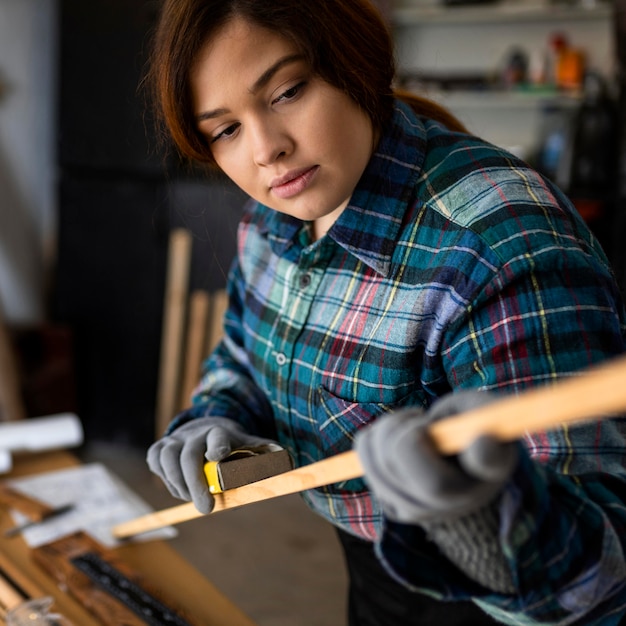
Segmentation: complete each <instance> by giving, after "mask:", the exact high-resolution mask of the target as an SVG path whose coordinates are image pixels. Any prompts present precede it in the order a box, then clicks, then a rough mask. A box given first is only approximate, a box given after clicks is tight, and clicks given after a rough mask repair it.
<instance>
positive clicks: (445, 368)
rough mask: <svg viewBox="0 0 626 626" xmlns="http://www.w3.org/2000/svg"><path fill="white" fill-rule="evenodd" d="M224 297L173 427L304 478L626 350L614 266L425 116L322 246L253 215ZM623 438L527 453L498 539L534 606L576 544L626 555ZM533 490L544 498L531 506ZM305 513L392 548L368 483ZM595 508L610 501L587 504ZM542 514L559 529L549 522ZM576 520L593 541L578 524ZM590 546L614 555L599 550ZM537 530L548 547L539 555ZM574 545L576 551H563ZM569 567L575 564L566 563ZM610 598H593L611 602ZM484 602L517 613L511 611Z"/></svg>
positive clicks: (610, 435)
mask: <svg viewBox="0 0 626 626" xmlns="http://www.w3.org/2000/svg"><path fill="white" fill-rule="evenodd" d="M229 295H230V307H229V310H228V312H227V314H226V319H225V331H226V336H225V339H224V340H223V342H222V343H221V344H220V346H219V347H218V348H217V349H216V351H215V353H214V354H213V355H212V356H211V357H210V358H209V359H208V361H207V363H206V367H205V370H204V373H203V377H202V379H201V381H200V384H199V386H198V389H197V391H196V393H195V395H194V400H193V402H194V404H193V406H192V407H191V408H190V409H189V410H187V411H185V412H184V413H183V414H181V415H179V416H178V417H177V418H176V419H175V420H174V421H173V423H172V425H171V429H174V428H176V427H177V426H178V425H180V424H181V423H184V422H185V421H187V420H189V419H193V418H195V417H200V416H206V415H219V416H224V417H229V418H232V419H235V420H237V421H239V422H241V423H242V424H243V425H244V426H245V427H246V428H247V429H248V430H249V431H250V432H254V433H257V434H261V435H265V436H270V437H274V438H276V439H278V440H279V441H280V443H281V444H282V445H284V446H285V447H286V448H287V449H288V450H289V452H290V453H291V455H292V457H293V459H294V462H295V464H296V465H298V466H299V465H305V464H308V463H312V462H315V461H318V460H320V459H323V458H325V457H328V456H331V455H334V454H337V453H339V452H343V451H345V450H348V449H350V448H351V447H352V441H353V435H354V433H355V431H356V430H358V429H359V428H361V427H362V426H363V425H365V424H367V423H369V422H371V421H372V420H374V419H376V418H377V417H378V416H379V415H381V414H383V413H385V412H388V411H390V410H393V409H395V408H398V407H401V406H406V405H413V406H421V407H428V406H429V405H430V404H431V403H432V402H433V401H434V400H435V399H436V398H438V397H440V396H442V395H444V394H446V393H448V392H450V391H451V390H453V389H457V388H477V389H483V390H498V391H505V392H519V391H521V390H523V389H526V388H529V387H532V386H536V385H544V384H549V383H551V382H553V381H555V380H557V379H558V378H560V377H563V376H571V375H574V373H575V372H576V371H577V370H580V369H581V368H584V367H587V366H589V365H591V364H593V363H596V362H599V361H602V360H604V359H607V358H609V357H611V356H613V355H616V354H619V353H622V352H623V351H624V348H625V345H624V337H625V329H626V326H625V317H624V313H623V309H622V304H621V300H620V296H619V293H618V289H617V286H616V284H615V282H614V279H613V277H612V274H611V271H610V269H609V267H608V263H607V260H606V258H605V256H604V254H603V252H602V251H601V249H600V248H599V246H598V244H597V242H596V241H595V240H594V238H593V237H592V235H591V234H590V233H589V231H588V229H587V228H586V226H585V225H584V223H583V222H582V220H581V219H580V218H579V216H578V215H577V214H576V212H575V210H574V209H573V208H572V206H571V205H570V203H569V202H568V200H567V199H566V198H565V197H564V196H563V195H562V194H561V192H560V191H559V190H558V189H556V188H555V187H554V186H553V185H551V184H550V183H549V182H547V181H546V180H545V179H544V178H542V177H541V176H539V175H538V174H537V173H536V172H534V171H533V170H531V169H530V168H528V166H527V165H526V164H524V163H523V162H521V161H520V160H518V159H516V158H515V157H513V156H512V155H510V154H508V153H507V152H505V151H504V150H501V149H499V148H497V147H494V146H492V145H489V144H487V143H485V142H483V141H481V140H479V139H477V138H474V137H470V136H467V135H463V134H458V133H453V132H450V131H448V130H446V129H445V128H443V127H442V126H441V125H439V124H437V123H434V122H432V121H428V120H423V119H418V118H417V117H416V116H415V115H414V114H413V113H412V111H411V110H410V109H409V108H408V107H406V106H405V105H403V104H402V103H400V102H397V103H396V111H395V115H394V119H393V123H392V125H391V127H390V128H389V129H388V131H387V132H386V134H385V135H384V136H383V137H382V139H381V142H380V144H379V146H378V148H377V151H376V153H375V154H374V155H373V157H372V159H371V162H370V164H369V165H368V168H367V169H366V172H365V173H364V176H363V177H362V179H361V181H360V183H359V185H358V187H357V189H356V190H355V192H354V194H353V197H352V198H351V201H350V204H349V205H348V207H347V208H346V210H345V211H344V212H343V213H342V215H341V216H340V218H339V219H338V221H337V222H336V223H335V224H334V225H333V227H332V228H331V229H330V231H329V233H328V235H327V236H325V237H323V238H322V239H320V240H319V241H317V242H313V243H312V242H311V239H310V234H309V229H308V225H307V224H305V223H302V222H300V221H298V220H296V219H294V218H291V217H289V216H286V215H283V214H279V213H277V212H275V211H272V210H271V209H269V208H267V207H264V206H262V205H259V204H256V203H253V204H252V205H251V207H250V210H249V211H248V212H247V213H246V217H245V218H244V220H243V221H242V224H241V226H240V231H239V237H238V254H237V258H236V260H235V263H234V265H233V268H232V271H231V275H230V280H229ZM503 419H506V416H503ZM619 426H620V423H619V422H618V421H606V422H603V423H601V424H598V425H597V426H593V427H590V428H591V430H589V429H582V430H572V431H571V432H570V431H569V430H566V429H563V430H560V431H557V432H555V433H550V434H538V435H533V436H530V435H529V436H528V441H527V444H528V450H529V451H530V455H531V456H532V457H534V458H535V459H537V460H539V461H540V462H541V466H540V467H539V469H535V465H536V464H533V463H530V462H529V464H528V468H527V469H528V476H520V481H521V482H520V484H519V485H518V484H517V483H515V487H516V488H518V491H516V492H515V493H511V494H510V498H511V500H510V502H508V501H507V502H508V504H507V509H506V512H507V515H510V518H507V524H510V527H507V529H502V532H503V533H505V534H504V538H503V541H505V542H506V543H505V545H506V550H507V554H508V555H510V559H511V563H512V566H513V567H515V568H516V569H515V571H516V572H519V576H520V578H519V584H520V585H521V586H524V589H526V587H525V585H526V584H527V583H528V585H530V586H529V587H528V589H529V591H528V592H526V591H524V594H526V593H528V594H529V597H528V602H530V603H531V604H532V605H533V606H534V605H535V604H537V606H539V607H541V606H542V605H541V599H540V597H539V596H540V595H541V594H542V593H543V591H544V586H541V585H540V586H539V587H535V586H532V585H535V583H536V582H537V580H538V577H540V575H545V574H546V569H545V568H546V567H548V568H549V569H550V572H552V569H551V568H552V567H554V576H555V579H554V585H555V587H556V586H558V583H559V581H561V579H562V578H563V577H567V576H568V574H567V571H568V566H569V565H572V564H573V563H574V561H576V558H577V557H579V556H580V552H581V550H582V545H583V541H586V540H590V539H592V541H591V544H590V545H592V546H593V547H594V552H593V556H591V557H589V558H591V559H592V560H593V562H594V564H595V565H596V566H597V567H598V568H600V569H601V568H602V567H603V559H604V558H605V557H606V558H608V557H607V553H606V550H609V549H610V550H613V549H615V548H616V546H619V545H620V544H619V542H618V540H617V539H616V538H615V536H614V535H615V532H617V531H616V529H619V531H620V532H621V536H626V534H624V533H623V532H622V531H623V530H624V529H623V528H622V526H621V524H622V523H623V520H624V517H625V516H626V514H625V513H624V511H623V510H622V509H623V505H622V504H621V503H620V502H619V501H618V499H617V492H616V489H617V488H616V487H615V485H618V486H620V488H621V489H623V487H624V483H623V482H622V479H623V478H624V464H623V462H624V451H625V447H624V440H623V439H622V436H621V433H620V431H619ZM577 472H585V473H586V472H589V473H591V474H593V476H594V477H595V478H593V479H590V480H587V479H586V478H579V477H576V476H575V474H576V473H577ZM609 474H610V475H611V478H610V480H609V479H608V478H606V476H607V475H609ZM522 479H523V480H522ZM530 482H532V484H531V485H530V486H531V487H533V491H532V498H536V500H533V501H532V502H531V503H530V505H529V503H528V502H526V500H525V498H526V497H527V496H526V495H525V490H524V487H525V486H526V485H527V484H528V483H530ZM614 487H615V489H613V488H614ZM559 490H562V491H563V493H564V494H566V495H564V496H563V497H565V499H566V500H567V506H568V513H567V514H566V515H565V514H564V517H560V516H559V513H558V512H554V511H551V510H550V509H549V505H550V503H551V498H553V497H554V498H557V495H556V492H558V491H559ZM544 496H545V497H544ZM304 497H305V498H306V500H307V501H308V503H309V504H310V505H311V506H312V507H313V508H314V509H315V510H316V511H317V512H319V513H320V514H321V515H323V516H325V517H326V518H328V519H329V520H330V521H331V522H332V523H334V524H336V525H339V526H341V527H343V528H344V529H345V530H348V531H349V532H352V533H354V534H356V535H359V536H362V537H365V538H368V539H372V540H373V539H375V538H376V537H379V536H380V535H381V533H382V532H383V519H382V516H381V513H380V511H379V508H378V506H377V504H376V502H375V501H373V499H372V498H371V497H370V495H369V493H368V491H367V490H366V488H365V485H364V483H363V481H361V480H352V481H348V482H345V483H342V484H336V485H332V486H329V487H327V488H323V489H319V490H312V491H309V492H307V493H306V494H304ZM587 497H591V498H594V499H595V498H596V497H597V498H598V499H599V503H598V504H594V505H593V506H592V505H590V504H588V503H585V499H586V498H587ZM520 499H522V500H521V501H520ZM527 507H528V508H527ZM548 512H549V514H550V515H554V516H556V517H555V519H554V520H553V519H552V518H550V519H549V520H546V515H547V514H548ZM583 513H584V515H583V518H584V520H585V523H587V521H588V523H589V528H588V533H589V534H587V533H586V532H582V531H581V529H580V528H579V527H577V524H576V520H577V519H578V518H577V516H578V515H579V514H583ZM578 521H579V524H582V523H583V521H582V519H579V520H578ZM553 522H554V525H553ZM613 524H615V527H614V526H613ZM546 528H549V529H550V532H548V531H547V530H545V529H546ZM555 529H556V530H557V531H558V533H559V536H558V537H557V538H555V537H554V532H553V530H555ZM599 529H605V531H606V532H607V533H608V532H609V531H610V532H611V533H613V534H612V535H611V536H612V537H613V539H611V540H610V539H609V538H608V535H607V537H605V538H604V539H603V540H602V539H601V538H599V537H598V535H599V534H601V533H600V531H599ZM414 530H415V529H412V531H411V532H413V531H414ZM539 530H541V531H545V534H544V535H543V538H542V539H541V540H540V541H539V545H540V551H539V553H534V552H532V550H534V548H533V547H532V546H535V545H536V543H537V541H538V535H537V532H538V531H539ZM572 531H575V532H579V533H580V534H579V535H573V534H572ZM393 533H395V534H394V536H396V537H399V538H400V539H399V543H398V542H396V543H395V544H394V541H390V542H389V541H387V539H385V541H383V545H385V546H387V547H388V551H387V558H388V560H389V562H390V563H393V562H394V559H399V563H398V564H397V567H398V571H402V572H403V574H402V576H403V578H404V579H405V580H408V581H410V582H411V583H412V584H415V585H416V586H418V587H420V588H426V589H430V590H433V589H434V590H435V592H436V593H440V594H441V595H442V596H445V597H460V596H463V595H464V594H465V595H467V589H468V588H471V587H472V585H471V584H469V583H468V581H463V584H459V585H458V586H456V587H454V589H453V590H452V591H450V590H449V589H450V585H449V583H444V582H443V581H445V580H447V579H448V576H449V575H450V572H449V570H451V569H452V568H451V566H450V565H446V564H445V562H443V560H442V558H441V557H440V558H439V559H435V558H430V557H431V556H432V555H430V556H429V555H426V557H425V556H424V553H423V550H424V548H423V546H424V541H423V537H421V538H420V539H419V541H417V548H415V549H411V550H407V549H406V545H404V543H403V542H404V541H405V539H406V533H405V534H403V533H404V531H402V532H400V531H399V530H398V529H397V528H396V529H394V530H393ZM409 534H410V533H409ZM418 534H419V533H418ZM579 536H580V539H579ZM568 541H569V542H572V543H573V544H574V545H575V547H576V548H577V549H578V551H576V550H574V551H573V552H571V554H570V550H569V547H568V546H567V545H566V542H568ZM551 542H556V543H554V544H552V543H551ZM616 542H617V543H616ZM548 543H550V545H554V547H553V548H548V547H547V546H548ZM394 545H395V546H396V547H397V545H402V546H403V547H402V549H401V550H399V551H398V550H395V549H394ZM431 549H432V547H431ZM528 550H530V552H528ZM544 550H545V552H544ZM559 550H565V552H567V554H566V555H565V556H563V555H561V557H562V558H563V559H565V563H564V562H563V561H562V560H561V561H559V560H558V558H557V555H558V553H559ZM426 552H427V550H426ZM547 556H551V557H554V558H553V560H552V561H551V562H550V563H548V562H547V561H545V560H544V559H545V558H547ZM413 557H414V558H413ZM579 561H580V562H576V567H578V568H579V570H580V572H581V576H582V572H583V571H585V572H591V569H588V568H587V565H588V563H587V562H586V557H584V558H583V557H580V559H579ZM622 562H623V559H622ZM424 563H428V567H427V568H424V567H423V565H424ZM613 565H615V564H613ZM615 567H617V566H615ZM537 568H539V569H537ZM425 569H427V570H428V572H426V573H423V572H424V570H425ZM527 570H528V571H529V572H531V573H530V574H529V578H528V579H526V578H525V575H526V574H525V572H526V571H527ZM620 571H621V570H620ZM590 575H592V574H590ZM603 575H604V574H602V576H603ZM620 575H621V574H620ZM597 576H598V577H601V574H600V571H599V570H598V572H597ZM609 578H610V576H609ZM452 579H453V580H454V575H452ZM611 581H612V582H614V580H613V579H611V580H610V581H608V582H607V581H606V580H604V579H603V580H602V582H601V583H598V584H599V585H600V587H597V589H600V588H601V589H602V593H604V592H605V591H606V589H608V588H611V589H612V587H611V584H610V583H611ZM546 584H547V583H546ZM442 585H443V587H442ZM583 586H584V585H583ZM585 588H586V589H587V588H588V587H585ZM442 589H445V590H446V591H442ZM531 589H539V590H540V591H539V592H538V593H539V596H538V597H534V596H533V597H531V596H532V593H533V592H532V591H531ZM476 591H477V590H476V589H471V592H472V594H475V593H476ZM485 593H486V591H485V590H482V595H485ZM564 593H565V592H564ZM478 595H481V594H478ZM574 595H576V594H575V592H574ZM524 597H526V596H524ZM487 601H488V602H493V603H495V604H494V606H504V609H503V610H509V609H511V607H510V606H509V605H507V604H506V602H508V601H509V600H508V599H504V600H502V599H498V598H493V597H491V596H489V597H488V599H487ZM502 602H504V603H505V604H504V605H503V604H502ZM554 602H556V603H558V602H562V603H563V605H564V606H565V605H567V603H568V602H570V600H567V599H565V597H563V598H561V599H560V600H558V601H557V600H554ZM517 609H519V607H513V610H517ZM541 610H542V609H541V608H538V609H537V611H538V612H540V611H541ZM563 611H565V612H566V613H567V609H563ZM557 612H558V611H557ZM551 615H552V614H551ZM511 623H513V622H511ZM514 623H527V622H524V621H520V622H514ZM528 623H530V622H528ZM555 623H556V622H555ZM563 623H565V622H563ZM603 623H604V622H603ZM606 623H607V624H608V623H609V622H606ZM611 623H612V622H611Z"/></svg>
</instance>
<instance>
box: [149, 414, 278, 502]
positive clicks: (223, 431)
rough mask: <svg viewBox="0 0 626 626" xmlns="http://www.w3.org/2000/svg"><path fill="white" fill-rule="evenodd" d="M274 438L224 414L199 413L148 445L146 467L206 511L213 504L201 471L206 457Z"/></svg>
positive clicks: (217, 456)
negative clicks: (257, 433)
mask: <svg viewBox="0 0 626 626" xmlns="http://www.w3.org/2000/svg"><path fill="white" fill-rule="evenodd" d="M270 443H271V444H275V443H276V442H274V441H272V440H270V439H264V438H262V437H256V436H253V435H249V434H248V433H247V432H245V431H244V429H243V428H242V427H241V426H240V425H239V424H238V423H237V422H235V421H233V420H231V419H228V418H225V417H199V418H196V419H192V420H191V421H189V422H187V423H186V424H183V425H182V426H180V427H179V428H177V429H176V430H175V431H174V432H172V433H171V434H169V435H166V436H164V437H162V438H161V439H159V440H158V441H156V442H155V443H153V444H152V445H151V446H150V448H149V449H148V456H147V459H146V460H147V462H148V467H149V468H150V471H152V472H153V473H154V474H156V475H157V476H158V477H159V478H160V479H161V480H162V481H163V482H164V483H165V485H166V487H167V488H168V490H169V492H170V493H171V494H172V495H173V496H174V497H175V498H180V499H181V500H193V503H194V505H195V507H196V508H197V509H198V511H200V513H210V512H211V510H212V509H213V506H214V504H215V500H214V498H213V496H212V495H211V494H210V493H209V486H208V484H207V480H206V477H205V475H204V463H205V460H206V461H221V460H222V459H225V458H226V457H227V456H228V455H229V454H230V453H231V452H232V451H233V450H236V449H238V448H245V447H257V446H262V445H266V444H270Z"/></svg>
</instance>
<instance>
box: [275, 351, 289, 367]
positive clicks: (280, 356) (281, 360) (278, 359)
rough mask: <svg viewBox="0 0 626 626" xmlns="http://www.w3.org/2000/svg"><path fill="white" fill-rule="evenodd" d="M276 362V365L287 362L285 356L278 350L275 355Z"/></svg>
mask: <svg viewBox="0 0 626 626" xmlns="http://www.w3.org/2000/svg"><path fill="white" fill-rule="evenodd" d="M276 363H278V365H284V364H285V363H287V357H286V356H285V355H284V354H283V353H282V352H279V353H278V354H277V355H276Z"/></svg>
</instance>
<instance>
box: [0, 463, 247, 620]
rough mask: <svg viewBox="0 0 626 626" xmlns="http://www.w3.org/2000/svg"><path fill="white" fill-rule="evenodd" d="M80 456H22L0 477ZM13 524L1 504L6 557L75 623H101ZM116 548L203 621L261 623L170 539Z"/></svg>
mask: <svg viewBox="0 0 626 626" xmlns="http://www.w3.org/2000/svg"><path fill="white" fill-rule="evenodd" d="M78 462H79V461H78V460H77V459H76V458H75V457H74V456H73V455H72V454H70V453H67V452H47V453H42V454H37V455H21V456H16V457H15V458H14V468H13V470H12V472H11V473H10V474H5V475H3V476H2V477H0V478H15V477H18V476H26V475H28V474H38V473H41V472H46V471H52V470H56V469H61V468H63V467H68V466H71V465H76V464H77V463H78ZM12 525H13V521H12V518H11V517H10V515H9V513H8V511H7V510H6V509H4V508H0V561H1V560H2V559H4V560H5V561H6V560H9V561H10V562H11V563H12V564H13V565H14V566H17V567H18V568H19V570H20V571H21V572H22V573H23V575H24V577H25V579H27V580H28V581H31V582H32V585H33V586H34V587H35V588H36V589H38V590H41V591H43V592H44V594H45V595H48V596H51V597H53V598H54V600H55V604H54V607H53V608H54V610H56V611H58V612H59V613H61V614H62V615H63V616H65V617H66V618H67V619H69V620H71V622H72V623H73V626H101V623H100V622H99V621H97V620H96V619H95V618H94V617H93V616H92V615H91V614H90V613H88V612H87V611H86V610H85V609H84V608H83V607H82V606H80V605H79V604H78V603H77V602H76V601H75V600H74V599H73V598H72V597H71V596H69V595H67V594H65V593H64V592H63V591H62V590H61V589H59V587H58V586H57V584H56V582H55V581H54V580H53V579H52V578H50V577H49V576H48V575H47V574H46V573H45V572H44V571H43V570H42V569H41V568H40V567H39V566H38V565H37V564H35V563H34V562H33V559H32V556H31V549H30V548H29V546H28V545H27V544H26V542H25V541H24V539H23V538H22V537H20V536H17V537H13V538H6V537H4V536H3V533H2V532H1V531H3V530H5V529H7V528H9V527H11V526H12ZM114 551H115V552H116V554H117V555H118V556H119V557H120V558H122V559H123V560H124V562H125V563H127V564H128V565H129V566H130V567H131V568H132V569H133V570H135V571H136V572H137V573H138V574H140V575H141V577H142V579H143V580H145V581H146V584H149V585H150V586H153V587H156V588H158V589H161V590H162V591H163V593H164V594H166V595H167V597H169V598H172V599H173V600H174V601H175V602H176V603H177V605H179V606H180V607H182V608H183V609H184V610H185V611H187V612H188V613H189V614H190V616H193V618H195V620H197V622H198V623H200V624H202V625H203V626H255V625H254V623H253V622H252V621H251V620H250V619H249V618H248V617H247V616H246V615H244V614H243V613H242V612H241V611H240V610H239V609H238V608H237V607H236V606H235V605H234V604H233V603H232V602H230V600H228V599H227V598H226V597H225V596H224V595H222V594H221V593H220V592H219V591H218V590H217V589H216V588H215V587H214V586H213V585H212V584H211V583H210V582H209V581H208V580H207V579H206V578H205V577H204V576H202V574H201V573H200V572H198V570H196V569H195V568H194V567H193V566H192V565H191V564H189V563H188V562H187V561H185V560H184V559H183V558H182V557H181V556H180V555H179V554H178V553H177V552H176V551H175V550H174V549H173V548H171V547H170V546H169V545H168V544H167V542H166V541H163V540H156V541H145V542H135V543H128V544H125V545H122V546H119V547H117V548H114Z"/></svg>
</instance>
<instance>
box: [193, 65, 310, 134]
mask: <svg viewBox="0 0 626 626" xmlns="http://www.w3.org/2000/svg"><path fill="white" fill-rule="evenodd" d="M303 58H304V55H302V54H290V55H288V56H285V57H282V58H281V59H278V61H276V63H274V64H273V65H272V66H270V67H269V68H268V69H266V70H265V71H264V72H263V73H262V74H261V76H259V77H258V78H257V79H256V80H255V81H254V84H253V85H252V87H250V89H248V91H249V92H250V93H251V94H253V95H254V94H256V93H257V92H258V91H259V90H260V89H262V88H263V87H265V85H267V83H269V81H270V80H272V77H273V76H274V75H275V74H276V72H278V71H279V70H280V69H282V68H283V67H285V65H289V64H290V63H295V62H296V61H301V60H302V59H303ZM227 113H229V110H228V109H226V108H224V107H220V108H218V109H212V110H210V111H204V112H202V113H199V114H198V115H196V120H197V121H198V122H202V121H204V120H210V119H213V118H215V117H219V116H220V115H225V114H227Z"/></svg>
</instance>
